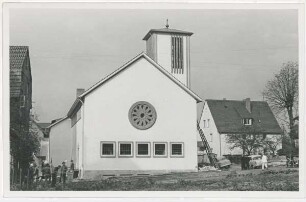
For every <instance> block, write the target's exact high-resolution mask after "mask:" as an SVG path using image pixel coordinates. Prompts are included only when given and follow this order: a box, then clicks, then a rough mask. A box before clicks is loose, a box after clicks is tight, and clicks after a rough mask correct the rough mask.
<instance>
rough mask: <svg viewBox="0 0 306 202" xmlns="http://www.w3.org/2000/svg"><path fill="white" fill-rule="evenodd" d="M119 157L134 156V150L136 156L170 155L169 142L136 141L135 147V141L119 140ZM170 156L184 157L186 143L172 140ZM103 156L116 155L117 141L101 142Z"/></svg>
mask: <svg viewBox="0 0 306 202" xmlns="http://www.w3.org/2000/svg"><path fill="white" fill-rule="evenodd" d="M117 145H118V149H117V152H118V154H117V155H118V157H133V156H134V150H135V155H136V157H151V150H153V151H152V152H153V157H168V143H167V142H153V147H152V148H151V143H150V142H136V144H135V149H134V143H133V142H118V144H117ZM169 145H170V157H184V143H181V142H170V143H169ZM101 157H116V142H111V141H110V142H101Z"/></svg>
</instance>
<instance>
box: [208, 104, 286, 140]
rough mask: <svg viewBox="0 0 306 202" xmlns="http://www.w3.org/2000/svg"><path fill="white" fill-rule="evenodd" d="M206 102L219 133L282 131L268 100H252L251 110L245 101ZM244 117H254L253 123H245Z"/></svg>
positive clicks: (275, 132) (277, 132)
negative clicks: (246, 124)
mask: <svg viewBox="0 0 306 202" xmlns="http://www.w3.org/2000/svg"><path fill="white" fill-rule="evenodd" d="M206 102H207V104H208V107H209V109H210V112H211V114H212V117H213V119H214V122H215V124H216V127H217V129H218V132H219V133H223V134H224V133H227V134H230V133H248V132H249V133H250V132H252V133H254V132H255V133H262V134H281V133H282V130H281V128H280V126H279V125H278V123H277V121H276V119H275V116H274V114H273V113H272V111H271V109H270V107H269V105H268V103H267V102H264V101H251V112H249V111H248V110H247V109H246V105H245V101H239V100H206ZM243 118H252V119H253V124H252V125H251V126H245V125H243V123H242V119H243Z"/></svg>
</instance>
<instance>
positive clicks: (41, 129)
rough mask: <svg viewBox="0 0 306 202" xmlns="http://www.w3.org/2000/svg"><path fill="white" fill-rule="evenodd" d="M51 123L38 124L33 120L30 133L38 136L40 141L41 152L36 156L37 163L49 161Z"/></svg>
mask: <svg viewBox="0 0 306 202" xmlns="http://www.w3.org/2000/svg"><path fill="white" fill-rule="evenodd" d="M49 125H50V123H38V122H36V121H35V120H34V118H31V122H30V131H31V132H32V134H34V135H36V137H37V138H38V141H39V151H38V152H37V153H36V154H35V157H36V158H35V162H36V163H37V164H39V165H40V164H41V161H44V160H46V161H49V131H48V129H47V127H48V126H49Z"/></svg>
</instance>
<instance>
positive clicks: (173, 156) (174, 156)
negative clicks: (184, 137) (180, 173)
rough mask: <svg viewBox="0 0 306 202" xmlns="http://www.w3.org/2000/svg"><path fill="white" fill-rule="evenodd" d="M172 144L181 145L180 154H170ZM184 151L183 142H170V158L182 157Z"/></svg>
mask: <svg viewBox="0 0 306 202" xmlns="http://www.w3.org/2000/svg"><path fill="white" fill-rule="evenodd" d="M173 144H180V145H182V147H181V148H182V154H181V155H173V154H172V145H173ZM184 152H185V149H184V142H170V157H171V158H184Z"/></svg>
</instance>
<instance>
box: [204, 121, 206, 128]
mask: <svg viewBox="0 0 306 202" xmlns="http://www.w3.org/2000/svg"><path fill="white" fill-rule="evenodd" d="M204 128H206V120H204Z"/></svg>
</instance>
